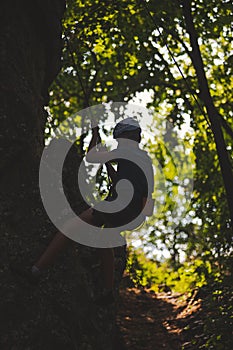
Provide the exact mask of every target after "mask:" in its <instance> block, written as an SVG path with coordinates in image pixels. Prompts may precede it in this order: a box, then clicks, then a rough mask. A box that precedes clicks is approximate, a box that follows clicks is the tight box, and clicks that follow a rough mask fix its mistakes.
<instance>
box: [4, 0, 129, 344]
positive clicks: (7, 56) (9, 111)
mask: <svg viewBox="0 0 233 350" xmlns="http://www.w3.org/2000/svg"><path fill="white" fill-rule="evenodd" d="M64 10H65V1H64V0H42V1H39V0H33V1H31V0H21V1H18V0H17V1H16V0H9V1H7V2H5V1H4V2H2V3H1V11H0V179H1V182H0V216H1V222H0V349H2V350H5V349H12V350H13V349H16V350H21V349H22V350H25V349H33V350H34V349H38V350H46V349H48V350H51V349H56V350H58V349H62V350H64V349H85V350H86V349H90V350H92V349H93V350H98V349H100V350H105V349H106V350H111V349H114V347H115V349H118V350H120V345H119V343H118V345H117V343H116V342H117V339H116V328H115V308H116V305H114V306H112V307H102V308H101V307H97V306H96V305H95V304H94V303H93V296H94V295H95V294H96V293H99V292H100V291H101V288H102V284H101V266H100V262H99V259H98V255H97V254H96V250H95V249H91V248H88V247H84V246H79V245H77V244H76V245H74V244H73V245H71V246H70V247H68V248H67V249H66V252H65V253H63V254H61V255H60V256H59V257H58V259H57V262H56V263H55V265H54V266H52V267H51V268H50V269H49V270H48V271H47V272H46V273H45V274H44V276H43V278H42V281H41V283H40V284H39V285H38V286H31V285H30V284H27V283H26V281H24V280H23V279H21V278H20V277H19V276H17V275H14V274H13V273H12V272H11V270H10V267H9V266H10V263H11V262H12V261H13V262H15V261H17V263H18V264H21V263H22V265H27V264H28V265H30V264H31V263H32V262H34V261H35V259H36V258H37V257H38V255H40V253H41V252H42V251H43V249H44V248H45V247H46V245H47V244H48V242H49V241H50V240H51V238H52V237H53V235H54V233H55V231H56V229H55V228H54V227H53V225H52V224H51V223H50V221H49V219H48V217H47V215H46V213H45V212H44V209H43V206H42V204H41V200H40V195H39V189H38V167H39V161H40V156H41V152H42V150H43V147H44V136H43V134H44V126H45V122H46V117H47V115H46V112H45V110H44V106H45V105H47V103H48V88H49V86H50V84H51V82H52V81H53V80H54V78H55V77H56V75H57V74H58V72H59V70H60V68H61V59H60V57H61V49H62V41H61V29H62V28H61V19H62V16H63V13H64ZM78 161H79V159H78V158H77V162H78ZM75 190H76V189H75ZM76 196H77V201H78V198H79V194H78V193H76ZM79 201H80V206H79V207H80V208H84V206H83V203H81V200H79ZM78 203H79V202H78ZM80 210H81V209H80ZM115 255H116V274H115V285H116V291H117V290H118V286H119V283H120V280H121V275H122V272H123V270H124V267H125V255H126V254H125V247H122V248H118V249H115Z"/></svg>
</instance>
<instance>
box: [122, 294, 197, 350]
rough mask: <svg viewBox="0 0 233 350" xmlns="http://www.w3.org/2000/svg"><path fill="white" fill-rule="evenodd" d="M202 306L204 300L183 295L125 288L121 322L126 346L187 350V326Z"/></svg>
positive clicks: (133, 349)
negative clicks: (185, 336) (193, 299)
mask: <svg viewBox="0 0 233 350" xmlns="http://www.w3.org/2000/svg"><path fill="white" fill-rule="evenodd" d="M199 308H200V302H196V301H195V302H194V303H193V302H192V300H191V301H190V300H188V299H187V297H185V296H182V295H181V294H166V293H158V294H154V293H150V292H149V291H141V290H139V289H137V288H127V289H124V290H121V292H120V304H119V312H118V317H117V322H118V325H119V328H120V330H121V333H122V336H123V339H124V343H125V346H126V349H127V350H160V349H166V350H181V349H182V346H183V347H184V348H185V349H186V345H188V343H187V342H186V340H185V338H184V336H183V329H184V328H185V326H186V325H187V324H188V323H190V322H192V319H194V315H195V313H196V312H197V311H198V310H199Z"/></svg>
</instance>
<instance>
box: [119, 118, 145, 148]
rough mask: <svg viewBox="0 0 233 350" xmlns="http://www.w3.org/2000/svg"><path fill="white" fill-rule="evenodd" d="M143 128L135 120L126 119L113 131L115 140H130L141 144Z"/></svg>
mask: <svg viewBox="0 0 233 350" xmlns="http://www.w3.org/2000/svg"><path fill="white" fill-rule="evenodd" d="M141 131H142V130H141V128H140V125H139V123H138V121H137V120H136V119H134V118H131V117H130V118H126V119H124V120H122V121H121V122H119V123H118V124H117V125H116V126H115V128H114V130H113V138H114V139H129V140H133V141H136V142H138V143H140V141H141Z"/></svg>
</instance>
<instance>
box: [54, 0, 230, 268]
mask: <svg viewBox="0 0 233 350" xmlns="http://www.w3.org/2000/svg"><path fill="white" fill-rule="evenodd" d="M148 11H149V12H150V13H149V12H148ZM192 13H193V20H194V23H195V26H196V31H197V34H198V36H199V39H198V42H199V46H200V50H201V54H202V58H203V62H204V65H205V72H206V75H207V79H208V83H209V88H210V92H211V95H212V99H213V102H214V104H215V106H216V108H217V109H218V112H219V114H220V118H222V121H223V125H225V127H224V137H225V142H226V145H227V149H228V152H229V157H232V155H233V153H232V152H233V150H232V136H230V135H231V130H232V129H233V119H232V101H233V99H232V88H231V87H232V83H233V81H232V57H233V56H232V44H231V37H232V28H231V23H232V13H233V8H232V3H231V2H230V1H224V2H222V1H220V0H214V1H210V0H207V1H205V2H203V1H202V0H195V1H192ZM63 28H64V35H63V41H64V49H63V56H62V60H63V69H62V71H61V73H60V74H59V76H58V77H57V79H56V81H55V83H54V84H53V85H52V87H51V91H50V95H51V99H50V106H49V108H50V113H51V116H52V117H51V118H50V120H49V122H48V124H47V126H48V129H47V132H48V133H49V132H50V129H51V127H54V126H56V125H58V123H60V122H61V121H62V120H64V119H65V118H66V117H67V116H69V115H71V114H73V113H75V112H77V111H78V110H80V109H82V108H84V107H86V106H88V105H93V104H97V103H102V102H107V101H129V100H130V99H131V98H132V97H133V96H135V95H136V94H137V92H142V91H145V90H146V91H149V92H150V95H151V102H150V107H151V108H152V109H153V111H154V114H155V117H156V118H160V119H161V121H166V120H169V121H172V122H173V123H174V125H176V126H177V127H178V128H182V126H183V125H184V121H185V120H189V119H190V124H191V126H192V128H193V131H194V137H190V138H189V139H188V138H187V144H188V143H189V144H191V143H192V142H193V140H194V156H195V160H196V168H195V173H194V180H195V183H194V185H195V187H194V193H193V200H192V206H191V208H190V210H189V213H187V216H186V220H184V221H183V222H180V223H179V225H178V226H176V229H173V226H174V222H173V218H172V216H171V214H170V213H171V212H172V210H173V207H174V202H173V201H172V197H173V195H174V191H175V190H176V187H175V176H173V177H172V178H171V179H170V187H169V186H168V189H169V191H168V195H167V206H165V208H164V210H163V212H162V213H160V216H159V218H158V217H157V218H156V221H155V220H154V221H148V226H147V230H148V233H149V239H148V241H147V242H146V244H152V245H154V246H157V247H158V248H159V249H161V246H162V248H163V249H166V250H168V251H169V252H170V254H171V257H172V258H173V262H174V267H176V265H177V266H178V265H179V253H180V251H185V253H186V257H187V258H188V257H189V256H195V257H196V258H198V259H201V260H206V261H211V262H212V264H214V263H215V261H218V262H219V263H220V264H222V262H223V261H224V260H226V257H227V256H228V255H229V254H230V252H231V246H232V233H231V230H230V228H229V212H228V208H227V202H226V196H225V190H224V186H223V181H222V176H221V172H220V167H219V161H218V158H217V153H216V145H215V142H214V139H213V135H212V132H211V130H210V128H209V125H208V122H207V120H206V118H205V117H204V116H203V108H204V107H203V102H202V96H201V94H200V91H199V87H198V83H197V78H196V73H195V70H194V67H193V62H192V59H193V56H192V50H191V47H190V41H189V37H188V35H187V31H186V24H185V21H184V18H183V13H182V1H178V0H177V1H173V2H171V1H168V0H166V1H156V2H153V1H148V2H144V1H137V2H135V1H132V0H124V1H114V2H109V1H107V0H104V1H101V2H100V1H98V0H95V1H85V3H84V2H83V1H82V0H68V1H67V11H66V16H65V18H64V23H63ZM168 49H169V50H170V52H169V51H168ZM170 53H172V55H173V57H174V58H175V60H176V62H177V64H178V65H179V69H178V68H177V66H176V65H175V64H174V60H173V58H172V57H171V55H170ZM180 70H181V71H182V72H183V75H184V76H185V77H186V79H185V80H184V79H183V78H182V76H181V74H180ZM194 94H195V95H196V100H195V99H194V98H193V95H194ZM197 100H198V103H197ZM78 122H79V123H80V125H81V126H82V128H83V130H85V131H87V130H86V126H85V120H83V119H82V118H80V120H79V121H78ZM80 146H81V147H82V146H83V144H82V143H81V144H80ZM147 148H148V150H149V152H150V154H151V155H154V156H155V157H156V158H157V160H158V161H159V163H160V165H161V166H162V168H163V172H164V174H165V176H166V177H167V180H168V181H167V183H168V182H169V176H171V174H172V172H173V173H174V174H175V172H174V171H175V170H176V169H173V168H174V167H172V163H170V164H169V165H167V167H163V164H164V154H163V152H162V150H161V148H159V144H158V143H157V142H156V139H153V138H152V139H151V142H150V143H148V144H147ZM99 175H100V176H99V177H100V178H101V174H99ZM102 180H104V179H102ZM149 226H150V227H149Z"/></svg>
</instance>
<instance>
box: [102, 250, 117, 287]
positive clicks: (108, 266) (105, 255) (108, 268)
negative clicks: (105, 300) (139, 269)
mask: <svg viewBox="0 0 233 350" xmlns="http://www.w3.org/2000/svg"><path fill="white" fill-rule="evenodd" d="M98 254H99V257H100V260H101V265H102V269H103V285H104V287H105V288H106V289H107V290H113V285H114V251H113V249H112V248H99V249H98Z"/></svg>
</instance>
